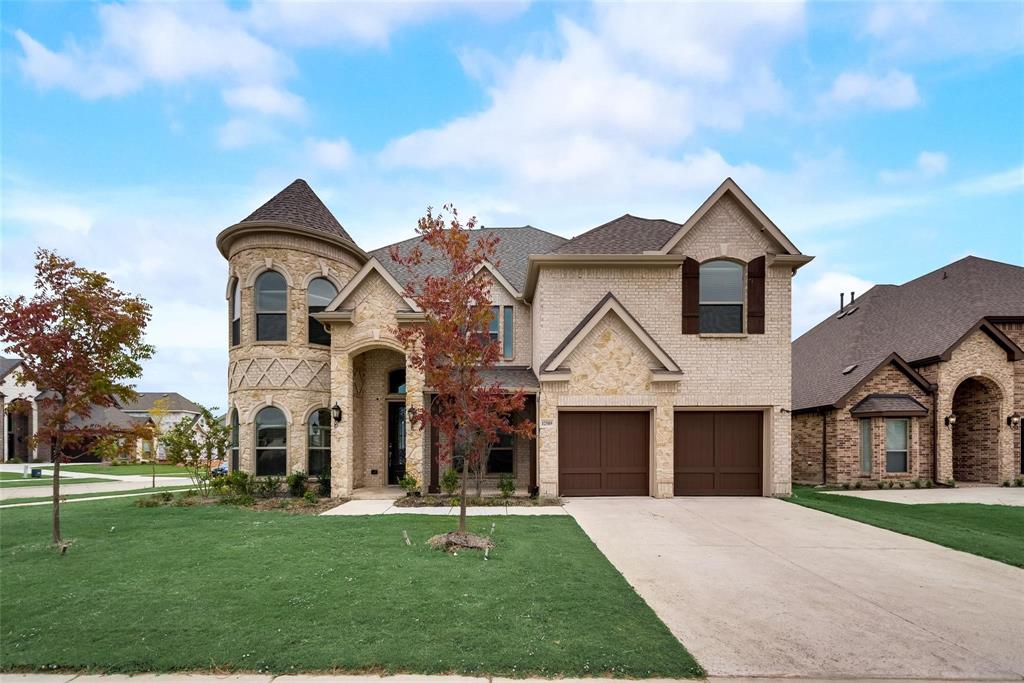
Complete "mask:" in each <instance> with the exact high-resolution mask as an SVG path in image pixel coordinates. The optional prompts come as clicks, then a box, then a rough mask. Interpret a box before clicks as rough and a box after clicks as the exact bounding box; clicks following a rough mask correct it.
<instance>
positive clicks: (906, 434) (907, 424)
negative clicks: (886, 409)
mask: <svg viewBox="0 0 1024 683" xmlns="http://www.w3.org/2000/svg"><path fill="white" fill-rule="evenodd" d="M890 422H902V423H903V429H904V446H905V447H904V448H903V449H902V450H900V449H894V448H889V423H890ZM890 453H903V456H904V464H905V466H904V468H903V469H902V470H890V469H889V454H890ZM885 473H886V474H909V473H910V418H906V417H887V418H885Z"/></svg>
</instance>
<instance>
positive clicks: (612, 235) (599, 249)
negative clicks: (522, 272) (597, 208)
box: [552, 213, 683, 254]
mask: <svg viewBox="0 0 1024 683" xmlns="http://www.w3.org/2000/svg"><path fill="white" fill-rule="evenodd" d="M682 227H683V226H682V224H681V223H673V222H672V221H667V220H665V219H663V218H640V217H639V216H631V215H629V214H628V213H627V214H624V215H622V216H619V217H618V218H616V219H614V220H611V221H608V222H607V223H605V224H603V225H599V226H597V227H596V228H592V229H591V230H588V231H587V232H585V233H583V234H582V235H577V236H576V237H574V238H572V239H571V240H569V241H568V242H566V243H565V244H563V245H562V246H560V247H558V248H557V249H554V250H553V251H552V253H555V254H642V253H643V252H645V251H656V250H658V249H661V247H662V246H664V244H665V243H666V242H668V241H669V239H671V238H672V236H673V235H675V234H676V233H677V232H679V230H680V229H681V228H682Z"/></svg>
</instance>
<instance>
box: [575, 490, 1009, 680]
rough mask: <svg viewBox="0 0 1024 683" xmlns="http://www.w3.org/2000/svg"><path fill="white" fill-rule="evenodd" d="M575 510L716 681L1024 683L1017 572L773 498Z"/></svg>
mask: <svg viewBox="0 0 1024 683" xmlns="http://www.w3.org/2000/svg"><path fill="white" fill-rule="evenodd" d="M565 509H566V510H567V511H568V512H569V514H571V515H572V516H573V517H575V518H576V520H577V521H578V522H579V524H580V526H582V527H583V530H584V531H586V533H587V534H588V535H589V536H590V538H591V539H592V540H593V541H594V542H595V543H596V544H597V546H598V548H600V550H601V551H602V552H603V553H604V554H605V555H606V556H607V557H608V559H609V560H611V562H612V563H613V564H614V565H615V566H616V567H617V568H618V569H619V571H621V572H622V574H623V575H624V576H625V577H626V580H627V581H629V583H630V584H632V586H633V587H634V588H635V589H636V590H637V591H638V592H639V593H640V595H641V596H643V598H644V599H645V600H646V601H647V603H648V604H649V605H650V606H651V607H652V608H653V609H654V611H655V612H656V613H657V614H658V616H659V617H661V619H662V621H664V622H665V624H666V625H667V626H668V627H669V629H671V631H672V632H673V633H674V634H675V636H676V637H677V638H679V640H680V641H682V643H683V644H684V645H685V646H686V648H687V649H688V650H689V651H690V652H691V653H692V654H693V656H694V657H695V658H696V659H697V661H698V662H700V663H701V665H703V666H704V668H705V669H706V670H707V671H708V673H709V674H710V675H712V676H796V677H816V678H862V677H867V678H922V679H925V678H927V679H936V678H942V679H1020V678H1021V676H1024V647H1021V643H1022V642H1024V640H1022V637H1024V631H1022V628H1021V615H1022V614H1024V593H1022V592H1021V586H1022V585H1024V571H1022V570H1020V569H1017V568H1015V567H1011V566H1009V565H1005V564H1002V563H999V562H995V561H992V560H987V559H984V558H981V557H976V556H974V555H969V554H966V553H961V552H958V551H955V550H949V549H947V548H943V547H941V546H937V545H934V544H931V543H928V542H926V541H922V540H919V539H916V538H911V537H909V536H903V535H900V534H897V533H893V532H891V531H886V530H884V529H879V528H876V527H872V526H868V525H866V524H860V523H859V522H854V521H852V520H848V519H843V518H841V517H836V516H834V515H829V514H827V513H824V512H818V511H815V510H811V509H808V508H805V507H801V506H798V505H793V504H790V503H787V502H785V501H781V500H775V499H771V498H672V499H664V500H656V499H653V498H618V499H608V498H606V499H594V498H575V499H571V500H569V501H568V502H566V504H565Z"/></svg>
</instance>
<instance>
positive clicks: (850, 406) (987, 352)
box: [793, 256, 1024, 484]
mask: <svg viewBox="0 0 1024 683" xmlns="http://www.w3.org/2000/svg"><path fill="white" fill-rule="evenodd" d="M1022 347H1024V268H1022V267H1020V266H1015V265H1012V264H1009V263H1000V262H998V261H990V260H987V259H982V258H976V257H974V256H968V257H967V258H964V259H961V260H959V261H956V262H955V263H951V264H949V265H947V266H944V267H942V268H939V269H938V270H936V271H933V272H931V273H928V274H927V275H922V276H921V277H919V278H917V279H915V280H911V281H910V282H907V283H904V284H902V285H878V286H876V287H872V288H871V289H870V290H869V291H868V292H867V293H866V294H864V295H863V296H861V297H859V298H857V299H855V300H853V299H852V297H851V301H850V302H849V303H848V304H846V305H845V306H842V307H841V308H840V310H838V311H836V312H835V313H833V314H831V315H829V317H828V318H827V319H825V320H823V321H822V322H821V323H819V324H818V325H817V326H815V327H814V328H813V329H811V330H810V331H808V332H807V333H805V334H804V335H803V336H801V337H800V338H799V339H797V340H796V341H795V342H793V481H797V482H807V483H822V482H824V483H828V484H849V483H853V484H856V483H857V482H861V483H867V482H877V481H882V480H888V481H900V480H910V479H934V480H936V481H938V482H946V481H948V480H949V479H955V480H956V481H963V482H984V483H991V484H994V483H1001V482H1003V481H1006V480H1009V479H1013V478H1015V477H1017V476H1020V474H1021V473H1024V469H1022V458H1021V448H1022V444H1021V427H1020V421H1021V415H1022V414H1024V351H1022Z"/></svg>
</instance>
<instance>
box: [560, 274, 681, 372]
mask: <svg viewBox="0 0 1024 683" xmlns="http://www.w3.org/2000/svg"><path fill="white" fill-rule="evenodd" d="M608 315H616V316H618V318H619V319H620V320H621V321H622V322H623V323H624V324H625V325H626V327H627V328H629V330H630V331H631V332H632V333H633V335H634V336H635V337H636V338H637V340H638V341H639V342H640V344H641V345H642V346H643V347H644V348H645V349H646V350H647V351H649V352H650V354H651V355H652V356H653V357H654V358H655V359H657V361H658V362H659V363H660V364H661V366H662V368H663V369H664V370H665V371H666V372H669V373H675V374H682V370H680V369H679V365H678V364H676V362H675V360H673V359H672V357H671V356H669V355H668V353H666V352H665V350H664V349H662V348H661V346H659V345H658V342H656V341H655V340H654V338H653V337H652V336H651V335H650V334H649V333H648V332H647V330H645V329H644V328H643V326H642V325H641V324H640V323H639V322H637V320H636V319H635V318H634V317H633V316H632V314H630V312H629V311H628V310H626V307H625V306H623V305H622V304H621V303H620V302H619V300H618V299H616V298H615V295H614V294H612V293H611V292H608V293H607V294H605V295H604V297H603V298H602V299H601V300H600V301H599V302H597V305H596V306H594V308H592V309H591V310H590V312H589V313H587V315H586V316H584V317H583V319H582V320H580V322H579V324H577V325H576V327H574V328H573V329H572V331H570V332H569V334H568V335H566V337H565V339H563V340H562V343H561V344H559V345H558V347H557V348H555V350H554V351H552V352H551V355H550V356H548V358H547V360H545V361H544V362H543V363H541V366H540V369H541V372H542V373H545V372H556V371H557V370H558V368H559V366H560V365H561V364H562V363H563V362H564V361H565V359H566V358H568V357H569V356H570V355H571V354H572V352H573V351H575V350H576V348H577V347H578V346H579V345H580V343H581V342H582V341H583V340H584V339H585V338H586V337H587V335H588V334H590V332H591V331H592V330H593V329H594V328H595V327H597V325H598V323H600V322H601V321H602V320H603V319H604V318H605V317H606V316H608Z"/></svg>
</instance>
